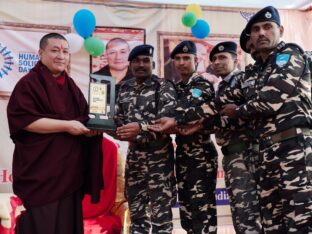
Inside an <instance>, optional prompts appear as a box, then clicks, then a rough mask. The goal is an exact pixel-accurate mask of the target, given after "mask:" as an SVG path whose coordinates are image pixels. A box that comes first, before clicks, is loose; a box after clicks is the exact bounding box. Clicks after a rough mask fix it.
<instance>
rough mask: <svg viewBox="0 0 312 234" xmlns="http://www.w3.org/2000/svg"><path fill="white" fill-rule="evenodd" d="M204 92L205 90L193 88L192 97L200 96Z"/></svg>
mask: <svg viewBox="0 0 312 234" xmlns="http://www.w3.org/2000/svg"><path fill="white" fill-rule="evenodd" d="M202 94H203V91H202V90H200V89H196V88H195V89H193V90H192V97H194V98H199V97H200V96H201V95H202Z"/></svg>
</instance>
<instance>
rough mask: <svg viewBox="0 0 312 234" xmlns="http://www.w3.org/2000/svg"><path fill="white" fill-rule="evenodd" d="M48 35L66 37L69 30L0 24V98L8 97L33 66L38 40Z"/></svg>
mask: <svg viewBox="0 0 312 234" xmlns="http://www.w3.org/2000/svg"><path fill="white" fill-rule="evenodd" d="M50 32H57V33H60V34H66V33H69V32H70V27H65V26H57V25H42V24H23V23H5V22H4V23H0V35H1V38H0V98H8V96H9V95H10V94H11V92H12V90H13V88H14V86H15V84H16V83H17V81H18V80H19V79H20V78H21V77H23V76H24V75H25V74H26V73H28V72H29V71H30V69H32V68H33V67H34V65H35V64H36V63H37V61H38V60H39V55H38V49H39V41H40V39H41V38H42V36H43V35H45V34H47V33H50Z"/></svg>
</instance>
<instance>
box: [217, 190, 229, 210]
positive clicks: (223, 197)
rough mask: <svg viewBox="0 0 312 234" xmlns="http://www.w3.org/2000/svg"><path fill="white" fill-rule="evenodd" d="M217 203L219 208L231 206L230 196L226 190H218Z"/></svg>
mask: <svg viewBox="0 0 312 234" xmlns="http://www.w3.org/2000/svg"><path fill="white" fill-rule="evenodd" d="M215 193H216V203H217V205H218V206H224V205H229V204H230V201H229V194H228V193H227V191H226V189H225V188H217V189H216V191H215Z"/></svg>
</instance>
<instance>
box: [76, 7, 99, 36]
mask: <svg viewBox="0 0 312 234" xmlns="http://www.w3.org/2000/svg"><path fill="white" fill-rule="evenodd" d="M73 24H74V28H75V30H76V32H77V33H78V34H79V35H80V36H82V37H83V38H88V37H89V36H91V34H92V33H93V31H94V29H95V25H96V23H95V16H94V15H93V13H92V12H91V11H89V10H87V9H81V10H79V11H77V12H76V14H75V15H74V22H73Z"/></svg>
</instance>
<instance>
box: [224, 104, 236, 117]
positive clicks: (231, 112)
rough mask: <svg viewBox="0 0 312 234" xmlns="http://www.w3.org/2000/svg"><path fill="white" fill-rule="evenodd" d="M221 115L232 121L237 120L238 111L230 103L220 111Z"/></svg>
mask: <svg viewBox="0 0 312 234" xmlns="http://www.w3.org/2000/svg"><path fill="white" fill-rule="evenodd" d="M220 114H221V115H225V116H228V117H230V118H232V119H237V118H238V111H237V105H235V104H233V103H231V104H226V105H225V106H224V107H223V109H222V110H221V111H220Z"/></svg>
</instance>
